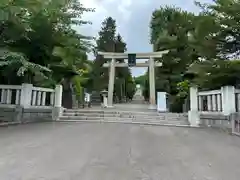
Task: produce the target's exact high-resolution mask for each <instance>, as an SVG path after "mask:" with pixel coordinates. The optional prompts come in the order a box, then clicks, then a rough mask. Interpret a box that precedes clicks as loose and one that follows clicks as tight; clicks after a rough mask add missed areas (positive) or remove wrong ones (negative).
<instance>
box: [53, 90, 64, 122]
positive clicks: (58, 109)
mask: <svg viewBox="0 0 240 180" xmlns="http://www.w3.org/2000/svg"><path fill="white" fill-rule="evenodd" d="M62 93H63V88H62V85H56V88H55V96H54V107H53V112H52V118H53V120H55V121H56V120H59V117H60V116H61V114H62Z"/></svg>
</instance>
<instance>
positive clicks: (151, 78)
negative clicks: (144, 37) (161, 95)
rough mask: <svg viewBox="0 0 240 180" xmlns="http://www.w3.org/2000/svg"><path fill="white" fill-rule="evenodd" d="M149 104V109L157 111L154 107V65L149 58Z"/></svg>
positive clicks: (152, 60)
mask: <svg viewBox="0 0 240 180" xmlns="http://www.w3.org/2000/svg"><path fill="white" fill-rule="evenodd" d="M149 85H150V88H149V93H150V97H149V102H150V106H149V109H157V107H156V95H155V93H156V92H155V64H154V59H153V58H152V57H150V59H149Z"/></svg>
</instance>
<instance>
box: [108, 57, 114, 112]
mask: <svg viewBox="0 0 240 180" xmlns="http://www.w3.org/2000/svg"><path fill="white" fill-rule="evenodd" d="M114 80H115V59H114V58H113V59H112V61H111V66H110V71H109V82H108V107H110V108H111V107H113V91H114Z"/></svg>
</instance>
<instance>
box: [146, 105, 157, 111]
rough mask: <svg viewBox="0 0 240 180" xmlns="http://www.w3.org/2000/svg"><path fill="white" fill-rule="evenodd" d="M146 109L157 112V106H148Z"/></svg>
mask: <svg viewBox="0 0 240 180" xmlns="http://www.w3.org/2000/svg"><path fill="white" fill-rule="evenodd" d="M148 109H149V110H157V106H156V105H152V104H150V105H149V107H148Z"/></svg>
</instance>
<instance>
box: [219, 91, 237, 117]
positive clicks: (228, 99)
mask: <svg viewBox="0 0 240 180" xmlns="http://www.w3.org/2000/svg"><path fill="white" fill-rule="evenodd" d="M221 93H222V109H223V114H224V115H225V116H229V115H231V113H234V112H236V107H235V106H236V104H235V103H236V102H235V101H236V99H235V88H234V87H233V86H224V87H222V88H221Z"/></svg>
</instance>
